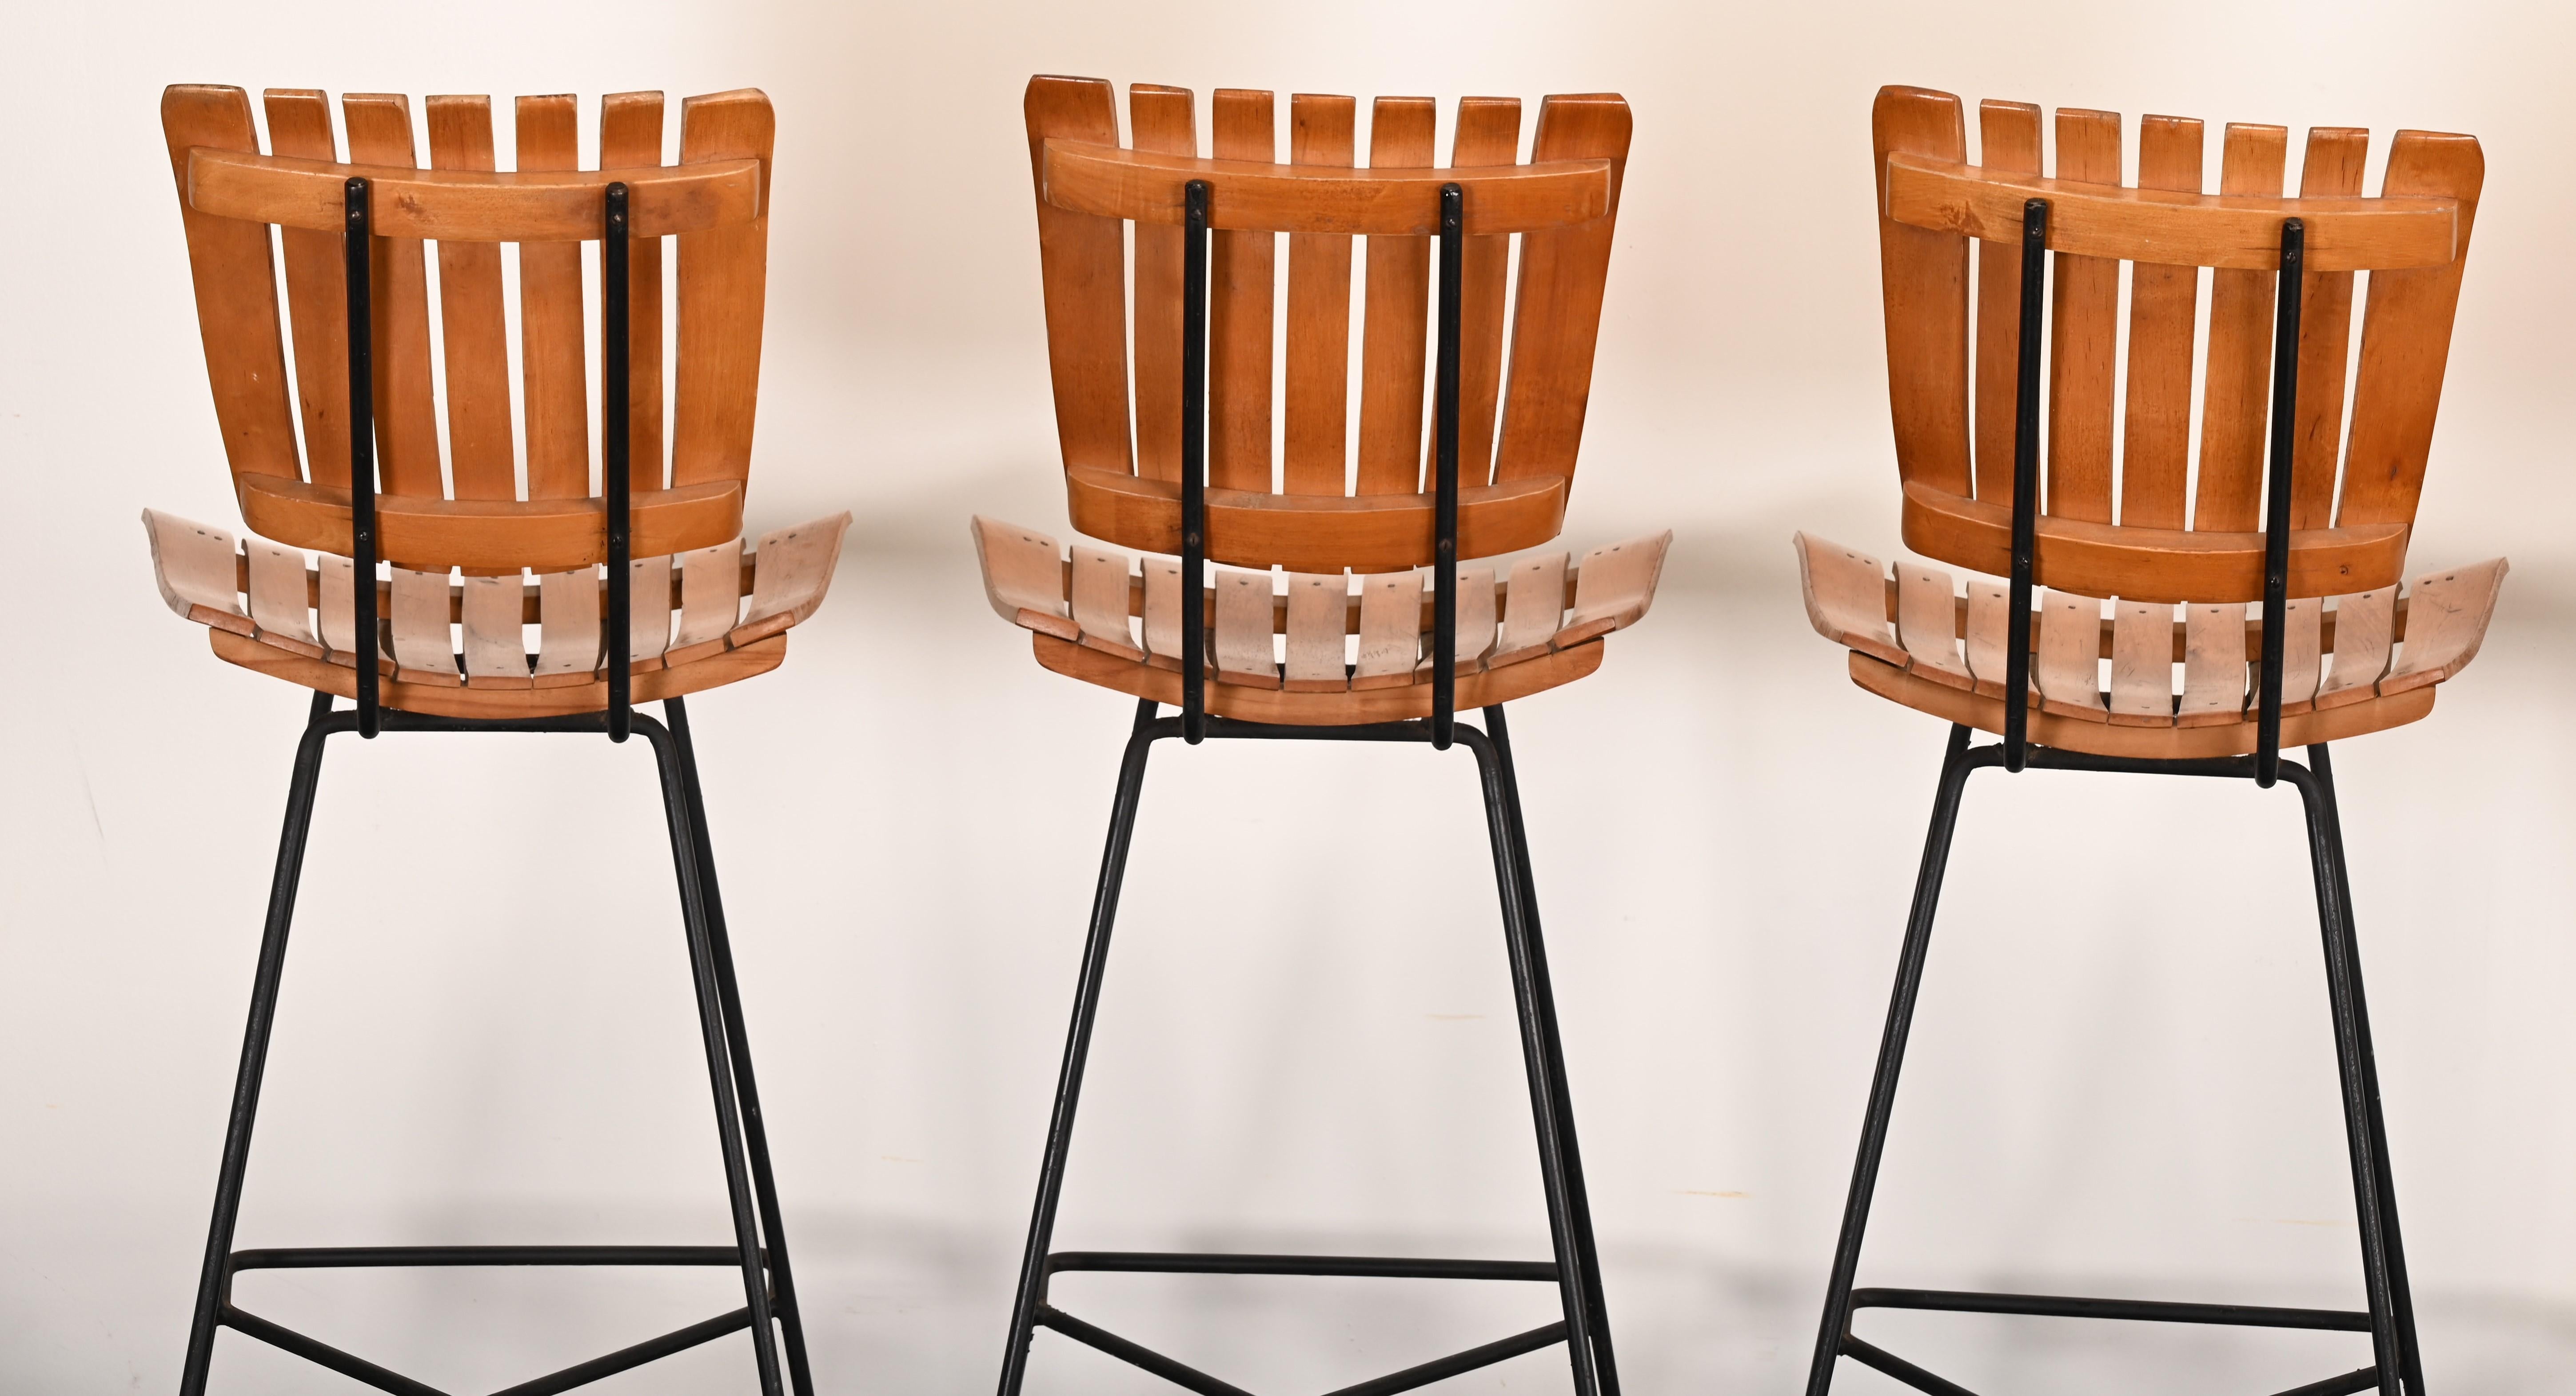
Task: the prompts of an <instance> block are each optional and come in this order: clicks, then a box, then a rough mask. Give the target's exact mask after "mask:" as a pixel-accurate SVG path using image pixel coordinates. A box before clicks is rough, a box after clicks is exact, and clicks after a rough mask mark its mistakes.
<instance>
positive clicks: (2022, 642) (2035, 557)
mask: <svg viewBox="0 0 2576 1396" xmlns="http://www.w3.org/2000/svg"><path fill="white" fill-rule="evenodd" d="M2047 299H2048V200H2046V199H2032V200H2030V201H2028V202H2027V203H2024V204H2023V205H2022V206H2021V337H2020V343H2019V345H2018V346H2017V352H2016V354H2015V356H2014V361H2013V505H2012V508H2013V516H2012V602H2011V607H2012V609H2011V610H2010V611H2009V612H2008V613H2007V614H2006V616H2005V618H2004V629H2005V641H2006V644H2005V648H2004V769H2005V770H2007V771H2018V770H2020V769H2021V768H2022V762H2023V761H2024V760H2025V759H2026V758H2027V756H2028V754H2029V750H2030V735H2029V734H2030V585H2031V578H2032V575H2033V574H2034V572H2035V571H2036V570H2037V568H2038V566H2039V331H2040V323H2039V313H2040V309H2041V306H2042V304H2043V303H2044V302H2045V301H2046V300H2047Z"/></svg>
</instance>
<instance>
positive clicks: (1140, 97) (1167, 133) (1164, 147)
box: [1039, 82, 1295, 480]
mask: <svg viewBox="0 0 2576 1396" xmlns="http://www.w3.org/2000/svg"><path fill="white" fill-rule="evenodd" d="M1194 101H1195V99H1194V98H1193V96H1192V95H1191V93H1190V90H1189V89H1188V88H1186V87H1161V86H1156V85H1153V84H1148V83H1141V82H1140V83H1136V84H1134V85H1132V86H1130V87H1129V88H1128V89H1127V122H1128V126H1129V128H1130V130H1131V133H1132V135H1131V138H1132V139H1133V140H1134V141H1135V143H1136V149H1138V150H1144V151H1152V152H1154V153H1155V154H1159V155H1196V154H1198V153H1199V137H1198V121H1197V116H1196V114H1195V111H1194V108H1193V102H1194ZM1048 207H1049V206H1046V205H1041V211H1040V213H1039V217H1040V219H1041V220H1043V219H1044V218H1045V217H1046V213H1047V209H1048ZM1059 212H1060V210H1059ZM1064 216H1065V217H1074V216H1076V215H1072V214H1066V215H1064ZM1041 226H1043V222H1042V223H1041ZM1183 236H1184V235H1183V233H1182V230H1181V228H1180V227H1179V226H1178V225H1177V224H1170V223H1139V224H1137V225H1135V238H1136V473H1137V474H1139V475H1142V476H1145V477H1147V478H1149V479H1155V480H1178V479H1180V478H1181V272H1182V270H1183V267H1182V256H1183V252H1184V251H1185V248H1184V247H1183ZM1294 279H1295V277H1294V273H1293V269H1292V273H1291V277H1290V280H1291V281H1292V282H1293V281H1294ZM1050 294H1052V293H1050ZM1057 371H1058V372H1059V373H1062V372H1063V370H1061V369H1059V370H1057ZM1059 390H1061V389H1060V385H1059ZM1066 461H1067V463H1068V464H1070V463H1071V461H1072V457H1071V456H1070V455H1068V456H1067V457H1066Z"/></svg>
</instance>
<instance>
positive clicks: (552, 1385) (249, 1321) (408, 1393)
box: [221, 1304, 751, 1396]
mask: <svg viewBox="0 0 2576 1396" xmlns="http://www.w3.org/2000/svg"><path fill="white" fill-rule="evenodd" d="M221 1317H222V1321H223V1324H224V1326H225V1327H227V1328H230V1329H232V1330H234V1331H235V1332H238V1333H241V1334H243V1335H244V1336H246V1337H252V1338H257V1339H259V1340H260V1341H261V1342H263V1343H266V1344H268V1345H269V1346H270V1347H273V1348H277V1349H279V1350H281V1351H284V1352H290V1353H293V1354H294V1355H295V1356H297V1357H301V1358H303V1359H304V1360H305V1361H307V1362H310V1363H312V1364H314V1365H315V1366H317V1367H328V1368H330V1369H331V1370H332V1371H334V1372H338V1373H339V1374H340V1375H342V1376H344V1377H349V1378H352V1379H354V1380H357V1381H362V1382H365V1383H366V1384H367V1385H369V1386H372V1387H374V1388H376V1389H377V1390H378V1391H390V1392H392V1393H394V1396H446V1393H445V1392H442V1391H440V1390H439V1389H438V1388H437V1387H434V1386H431V1385H428V1384H427V1383H425V1382H417V1381H414V1380H412V1379H411V1378H409V1377H407V1376H404V1375H403V1374H402V1373H400V1372H396V1371H392V1370H390V1369H388V1368H384V1367H379V1366H377V1365H376V1364H375V1363H373V1362H369V1361H368V1360H367V1359H365V1358H363V1357H359V1356H357V1355H355V1354H353V1353H347V1352H343V1351H341V1350H340V1349H338V1348H335V1347H333V1346H331V1345H330V1344H329V1343H326V1342H323V1341H321V1340H320V1339H318V1338H313V1337H308V1336H307V1335H305V1334H302V1333H298V1332H296V1331H295V1330H294V1329H292V1328H288V1327H286V1326H284V1325H283V1324H278V1323H272V1322H270V1321H269V1320H267V1319H264V1318H261V1317H260V1316H259V1315H257V1314H254V1313H251V1312H250V1311H248V1310H246V1309H242V1308H238V1307H236V1306H233V1305H230V1304H227V1305H225V1306H224V1308H223V1310H222V1314H221ZM750 1326H751V1310H749V1309H747V1308H744V1309H736V1310H734V1311H733V1312H732V1313H729V1314H718V1315H717V1316H716V1317H714V1318H711V1319H707V1320H705V1321H704V1322H701V1323H693V1324H690V1325H689V1326H688V1327H686V1328H677V1329H673V1330H672V1331H670V1332H668V1333H665V1334H663V1335H662V1336H660V1337H658V1338H647V1339H645V1340H644V1341H643V1342H640V1343H637V1344H635V1345H634V1346H632V1347H623V1348H619V1349H618V1350H617V1351H615V1352H612V1353H608V1354H606V1355H605V1356H601V1357H594V1358H592V1359H590V1360H589V1361H587V1362H576V1363H574V1364H573V1365H572V1366H569V1367H566V1368H564V1369H563V1370H562V1371H559V1372H551V1373H548V1374H547V1375H545V1376H542V1377H538V1378H537V1379H535V1380H534V1381H524V1382H521V1383H519V1384H518V1385H516V1386H511V1387H505V1388H503V1389H502V1390H500V1391H497V1392H495V1393H493V1396H556V1393H558V1392H564V1391H570V1390H572V1389H573V1388H574V1387H577V1386H588V1385H589V1384H591V1383H592V1382H595V1381H598V1380H600V1379H601V1378H603V1377H613V1376H615V1375H617V1374H618V1373H619V1372H623V1371H626V1370H628V1369H630V1368H634V1367H641V1366H643V1365H644V1364H645V1363H647V1362H655V1361H659V1360H661V1359H662V1358H665V1357H669V1356H670V1355H671V1354H673V1353H676V1352H686V1351H688V1350H689V1349H690V1348H693V1347H696V1346H697V1345H698V1344H700V1343H706V1342H713V1341H714V1340H716V1339H718V1338H721V1337H723V1336H725V1335H726V1334H728V1333H739V1332H741V1331H742V1330H743V1329H745V1328H748V1327H750Z"/></svg>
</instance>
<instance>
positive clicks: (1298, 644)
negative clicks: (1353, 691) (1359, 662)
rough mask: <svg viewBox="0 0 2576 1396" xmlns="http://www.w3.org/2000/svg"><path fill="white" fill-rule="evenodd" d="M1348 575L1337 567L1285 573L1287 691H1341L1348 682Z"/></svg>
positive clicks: (1349, 680)
mask: <svg viewBox="0 0 2576 1396" xmlns="http://www.w3.org/2000/svg"><path fill="white" fill-rule="evenodd" d="M1350 601H1351V589H1350V581H1349V579H1348V578H1347V577H1345V576H1343V575H1342V574H1340V573H1334V574H1332V575H1330V576H1324V575H1319V574H1316V573H1311V572H1291V573H1289V574H1288V645H1287V651H1288V666H1287V683H1286V685H1285V686H1286V688H1287V690H1288V691H1289V692H1291V693H1339V692H1342V691H1343V690H1345V689H1347V688H1349V687H1350V686H1351V677H1350V663H1349V659H1348V657H1347V652H1348V649H1349V646H1348V645H1346V644H1345V643H1344V641H1346V640H1347V639H1348V638H1349V637H1350V624H1351V621H1350Z"/></svg>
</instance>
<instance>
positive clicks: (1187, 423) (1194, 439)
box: [1181, 179, 1208, 746]
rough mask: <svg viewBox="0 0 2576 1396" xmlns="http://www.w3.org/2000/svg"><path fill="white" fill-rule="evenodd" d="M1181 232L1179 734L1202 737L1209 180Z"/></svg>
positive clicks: (1192, 194)
mask: <svg viewBox="0 0 2576 1396" xmlns="http://www.w3.org/2000/svg"><path fill="white" fill-rule="evenodd" d="M1181 218H1182V228H1183V236H1182V238H1181V247H1182V252H1181V259H1182V260H1181V740H1183V741H1185V742H1188V743H1189V744H1190V745H1192V746H1197V745H1198V744H1199V743H1200V742H1202V741H1204V740H1206V739H1207V612H1206V609H1205V608H1206V605H1207V276H1208V268H1207V262H1208V182H1207V181H1206V180H1204V179H1194V180H1191V181H1190V182H1189V184H1188V185H1187V186H1186V188H1185V189H1184V190H1183V195H1182V214H1181Z"/></svg>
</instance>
